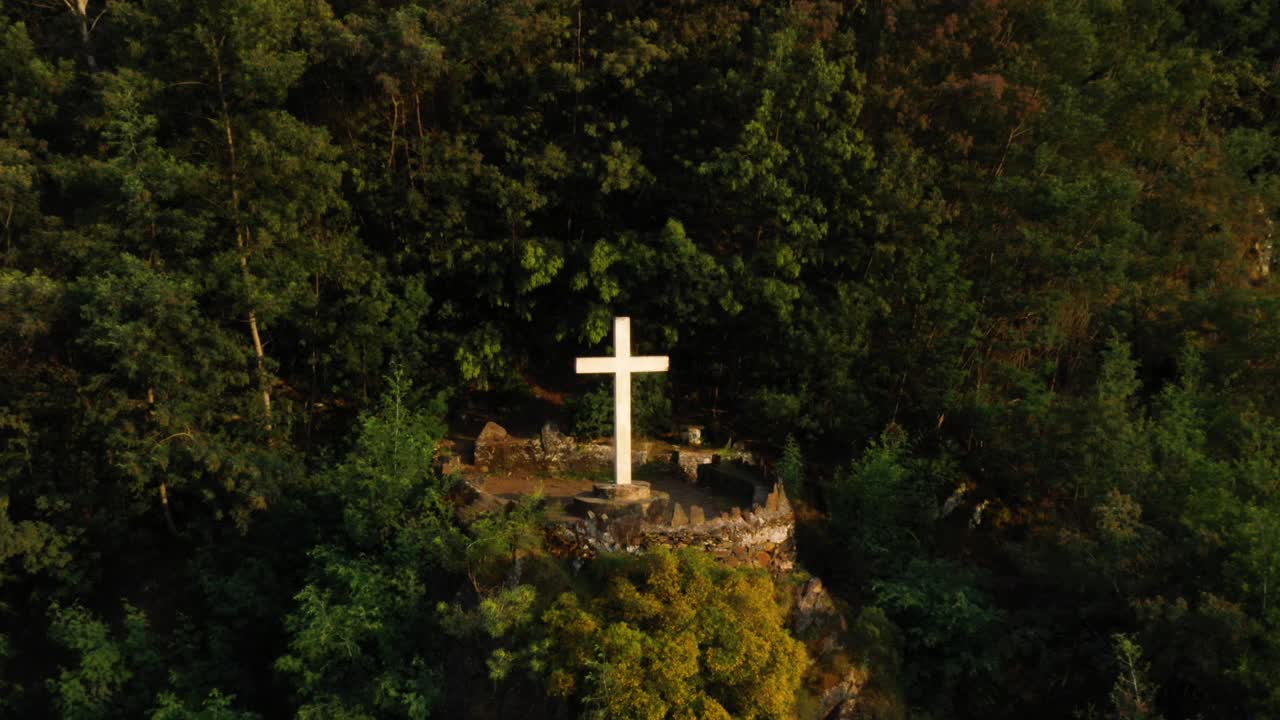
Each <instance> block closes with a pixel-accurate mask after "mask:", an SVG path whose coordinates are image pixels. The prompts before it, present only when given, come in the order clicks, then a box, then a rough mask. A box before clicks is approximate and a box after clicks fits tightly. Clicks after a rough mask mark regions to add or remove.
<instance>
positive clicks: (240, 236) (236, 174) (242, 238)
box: [214, 58, 271, 430]
mask: <svg viewBox="0 0 1280 720" xmlns="http://www.w3.org/2000/svg"><path fill="white" fill-rule="evenodd" d="M214 63H215V67H216V69H217V73H218V99H219V100H220V101H221V102H222V127H223V130H224V131H225V132H226V136H227V158H228V161H229V164H230V167H231V216H232V220H233V222H234V224H235V231H236V248H237V249H238V250H239V251H240V274H241V277H242V278H243V279H244V285H245V294H246V295H248V296H249V299H250V300H252V294H251V291H250V288H251V285H250V281H251V279H252V278H251V276H250V274H249V250H248V239H247V238H248V234H249V229H248V228H247V227H245V224H244V221H243V219H242V218H241V216H240V167H239V163H238V162H237V161H236V140H235V133H234V132H233V131H232V129H231V112H230V111H229V110H228V108H227V96H226V93H225V92H224V91H223V83H222V60H221V58H214ZM248 315H249V335H250V337H252V338H253V352H254V355H255V357H256V358H257V370H258V373H257V374H258V385H259V386H260V387H261V388H262V409H263V412H264V413H265V414H266V419H267V422H266V426H267V429H268V430H270V429H271V388H270V385H269V383H268V382H267V366H266V353H265V352H264V351H263V349H262V335H261V333H259V332H258V315H257V313H256V312H254V309H253V304H252V302H250V304H249V313H248Z"/></svg>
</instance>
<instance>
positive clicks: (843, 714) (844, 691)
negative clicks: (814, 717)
mask: <svg viewBox="0 0 1280 720" xmlns="http://www.w3.org/2000/svg"><path fill="white" fill-rule="evenodd" d="M866 683H867V671H866V669H864V668H861V667H855V668H852V669H850V670H849V671H848V672H847V673H845V674H844V677H842V678H841V679H840V682H838V683H836V684H835V685H834V686H832V687H831V688H830V689H829V690H827V691H826V692H825V693H823V694H822V700H821V701H819V705H820V707H821V711H820V712H819V713H818V717H820V718H822V719H823V720H854V719H855V718H858V717H862V716H863V714H862V713H861V712H859V707H858V697H859V695H861V693H862V686H863V685H865V684H866Z"/></svg>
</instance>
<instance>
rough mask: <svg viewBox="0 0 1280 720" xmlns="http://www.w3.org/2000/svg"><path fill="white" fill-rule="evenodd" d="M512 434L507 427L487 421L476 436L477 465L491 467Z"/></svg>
mask: <svg viewBox="0 0 1280 720" xmlns="http://www.w3.org/2000/svg"><path fill="white" fill-rule="evenodd" d="M509 437H510V436H509V435H508V434H507V430H506V428H504V427H502V426H501V425H499V424H498V423H496V422H487V423H485V424H484V428H483V429H481V430H480V434H479V435H477V436H476V450H475V455H476V465H481V466H484V467H489V466H491V465H493V464H494V461H495V460H496V459H497V458H498V456H499V455H500V454H501V448H502V446H503V445H505V444H506V442H507V439H508V438H509Z"/></svg>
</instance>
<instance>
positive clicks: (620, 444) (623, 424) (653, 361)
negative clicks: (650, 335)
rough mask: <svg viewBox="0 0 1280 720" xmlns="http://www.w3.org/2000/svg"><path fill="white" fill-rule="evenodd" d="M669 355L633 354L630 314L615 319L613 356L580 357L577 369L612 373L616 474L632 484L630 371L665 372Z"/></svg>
mask: <svg viewBox="0 0 1280 720" xmlns="http://www.w3.org/2000/svg"><path fill="white" fill-rule="evenodd" d="M669 365H670V359H669V358H668V357H667V356H666V355H648V356H644V355H641V356H632V355H631V318H628V317H615V318H614V319H613V357H586V358H578V359H577V366H576V369H577V371H578V373H580V374H581V373H610V374H612V375H613V478H614V483H615V484H617V485H630V484H631V373H634V372H666V371H667V368H668V367H669Z"/></svg>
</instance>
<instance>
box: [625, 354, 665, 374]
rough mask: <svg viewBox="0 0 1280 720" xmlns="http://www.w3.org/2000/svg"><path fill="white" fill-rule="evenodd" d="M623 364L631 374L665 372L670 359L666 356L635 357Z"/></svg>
mask: <svg viewBox="0 0 1280 720" xmlns="http://www.w3.org/2000/svg"><path fill="white" fill-rule="evenodd" d="M623 362H625V363H626V364H627V369H628V370H630V371H631V372H666V371H667V368H668V366H669V365H670V364H671V359H670V358H668V357H667V356H666V355H637V356H635V357H629V358H627V359H626V360H624V361H623Z"/></svg>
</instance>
